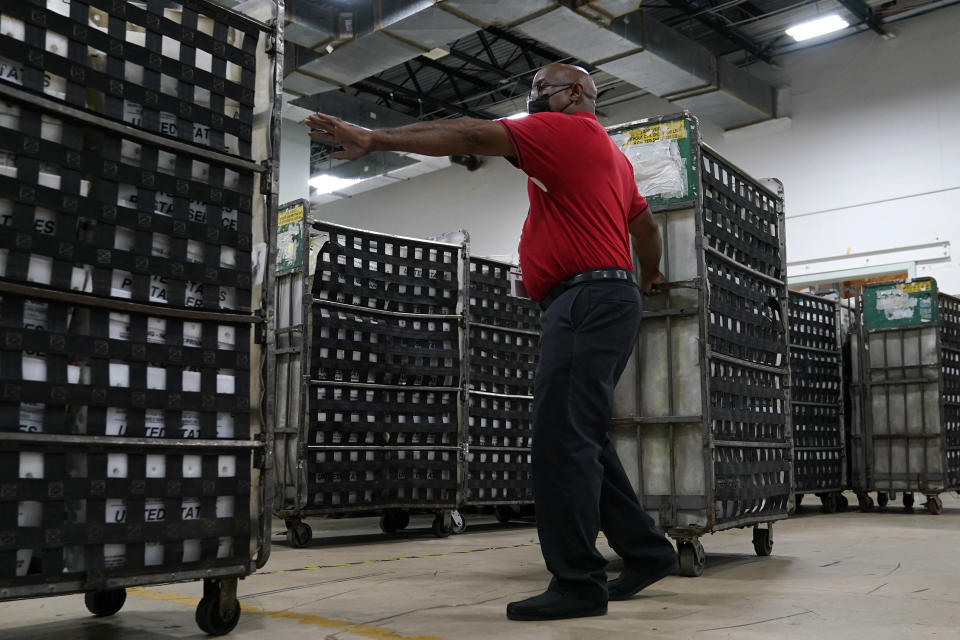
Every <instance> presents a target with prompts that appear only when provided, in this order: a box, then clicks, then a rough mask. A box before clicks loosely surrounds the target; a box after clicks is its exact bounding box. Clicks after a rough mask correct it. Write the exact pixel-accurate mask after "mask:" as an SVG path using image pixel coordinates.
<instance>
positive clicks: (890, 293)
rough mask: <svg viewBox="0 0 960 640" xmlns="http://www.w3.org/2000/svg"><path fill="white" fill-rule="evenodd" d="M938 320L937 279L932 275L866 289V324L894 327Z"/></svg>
mask: <svg viewBox="0 0 960 640" xmlns="http://www.w3.org/2000/svg"><path fill="white" fill-rule="evenodd" d="M936 321H937V282H936V280H933V279H932V278H929V279H924V280H915V281H913V282H899V283H892V284H878V285H870V286H867V287H864V289H863V326H864V327H865V328H867V329H893V328H895V327H912V326H918V325H924V324H933V323H935V322H936Z"/></svg>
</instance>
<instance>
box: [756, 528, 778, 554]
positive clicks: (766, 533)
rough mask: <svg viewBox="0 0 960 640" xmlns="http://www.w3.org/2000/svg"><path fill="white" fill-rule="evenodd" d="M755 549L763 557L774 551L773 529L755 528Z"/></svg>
mask: <svg viewBox="0 0 960 640" xmlns="http://www.w3.org/2000/svg"><path fill="white" fill-rule="evenodd" d="M753 550H754V551H756V552H757V555H758V556H761V557H763V556H768V555H770V554H771V553H773V529H770V528H767V529H761V528H760V527H754V528H753Z"/></svg>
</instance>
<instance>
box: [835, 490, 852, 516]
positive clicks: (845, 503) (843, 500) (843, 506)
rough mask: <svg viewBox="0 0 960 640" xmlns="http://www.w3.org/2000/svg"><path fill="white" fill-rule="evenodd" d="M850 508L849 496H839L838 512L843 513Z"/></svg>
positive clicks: (839, 494) (840, 494)
mask: <svg viewBox="0 0 960 640" xmlns="http://www.w3.org/2000/svg"><path fill="white" fill-rule="evenodd" d="M849 506H850V501H849V500H847V496H845V495H843V494H842V493H838V494H837V511H839V512H841V513H843V512H844V511H846V510H847V508H848V507H849Z"/></svg>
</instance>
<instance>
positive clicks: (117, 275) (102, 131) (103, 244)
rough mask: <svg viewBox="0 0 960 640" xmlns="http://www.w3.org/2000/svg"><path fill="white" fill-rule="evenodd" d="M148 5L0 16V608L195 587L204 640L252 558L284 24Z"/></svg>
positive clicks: (266, 488) (263, 503)
mask: <svg viewBox="0 0 960 640" xmlns="http://www.w3.org/2000/svg"><path fill="white" fill-rule="evenodd" d="M170 4H171V3H166V2H158V1H156V0H148V1H147V2H144V3H124V2H113V1H112V0H109V1H108V0H89V1H86V2H77V1H73V2H71V1H67V0H63V1H59V2H47V3H44V2H5V3H3V7H2V9H0V13H2V17H0V20H2V21H3V29H2V35H0V61H2V64H3V65H4V67H5V69H7V72H5V73H4V74H3V77H2V78H0V222H2V224H3V225H4V231H3V233H0V599H11V598H27V597H36V596H42V595H54V594H63V593H71V592H86V594H87V597H86V602H87V606H88V608H89V609H90V610H91V611H92V612H93V613H96V614H97V615H109V614H112V613H115V612H116V611H118V610H119V609H120V607H121V606H122V604H123V600H124V598H125V591H124V588H125V587H127V586H132V585H142V584H150V583H159V582H172V581H181V580H197V579H201V578H202V579H204V580H205V586H204V598H203V599H202V600H201V603H200V605H199V606H198V609H197V622H198V623H199V625H200V626H201V628H202V629H204V630H205V631H207V632H209V633H214V634H221V633H226V632H228V631H230V629H232V628H233V626H234V625H235V624H236V622H237V618H238V617H239V613H240V608H239V604H238V602H237V599H236V584H237V578H238V577H241V576H245V575H248V574H249V573H251V572H252V571H254V570H256V568H258V567H260V566H262V565H263V563H265V562H266V560H267V557H268V555H269V548H270V546H269V542H270V531H269V513H270V507H269V503H270V499H271V497H272V488H271V487H270V483H271V481H272V477H271V476H270V475H269V474H264V475H261V474H262V472H263V471H264V469H266V468H267V466H268V460H269V458H268V456H266V455H265V445H264V443H265V442H268V441H270V440H271V438H267V437H265V436H267V435H268V434H269V433H270V430H271V429H270V425H269V424H268V423H267V422H265V421H264V420H263V419H262V416H263V415H264V414H265V413H266V412H268V411H269V404H270V400H264V401H263V404H262V403H261V400H262V388H261V374H264V375H267V376H268V384H269V379H270V378H271V377H272V368H271V367H268V366H267V363H268V361H269V360H270V358H271V357H272V354H269V353H268V352H266V351H264V350H262V349H261V347H260V346H259V344H260V342H258V341H256V340H255V339H254V334H255V329H257V331H256V333H265V334H269V333H270V332H271V331H272V327H271V326H269V325H266V324H262V325H261V324H260V323H261V321H262V319H263V318H264V317H265V314H264V313H263V309H264V308H265V307H268V306H269V305H272V286H271V282H272V273H271V274H266V276H265V277H266V280H265V281H263V280H261V279H260V278H261V277H263V276H264V270H263V269H262V268H261V269H259V270H257V271H255V269H254V268H253V266H252V265H253V263H254V262H255V260H254V254H255V249H258V251H257V254H258V255H267V256H270V255H272V245H273V243H272V235H271V236H267V235H265V231H266V227H267V226H268V222H269V220H270V218H271V217H272V215H273V212H274V211H275V210H276V201H275V199H274V196H273V195H272V194H273V193H275V183H276V176H275V174H274V172H273V171H272V169H271V168H270V166H269V163H267V164H261V163H262V162H263V161H266V160H268V159H269V157H270V155H271V154H272V153H273V150H274V149H275V148H276V144H277V142H278V133H279V116H280V114H279V109H278V105H277V101H276V96H277V95H278V88H279V86H280V83H281V82H282V62H281V59H282V46H277V43H278V38H279V37H280V33H279V30H278V27H274V26H270V24H268V22H269V21H274V20H275V21H276V24H282V23H283V20H282V15H280V14H282V3H280V6H279V7H278V3H275V2H267V1H264V2H260V3H247V5H246V6H245V13H244V14H240V13H237V12H235V11H232V10H229V9H226V8H224V7H222V6H220V5H218V4H215V3H211V2H206V1H204V0H183V2H182V3H180V4H179V5H178V6H177V7H176V8H171V6H170ZM260 249H262V250H260Z"/></svg>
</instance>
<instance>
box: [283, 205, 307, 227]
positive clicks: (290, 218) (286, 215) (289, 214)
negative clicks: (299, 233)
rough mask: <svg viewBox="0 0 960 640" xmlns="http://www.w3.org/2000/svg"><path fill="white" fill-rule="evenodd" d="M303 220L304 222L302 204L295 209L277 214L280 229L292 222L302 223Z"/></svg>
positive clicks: (291, 208) (284, 210)
mask: <svg viewBox="0 0 960 640" xmlns="http://www.w3.org/2000/svg"><path fill="white" fill-rule="evenodd" d="M301 220H303V205H302V204H298V205H297V206H295V207H290V208H289V209H283V210H281V211H280V212H279V213H277V226H278V227H282V226H284V225H287V224H290V223H292V222H300V221H301Z"/></svg>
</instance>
